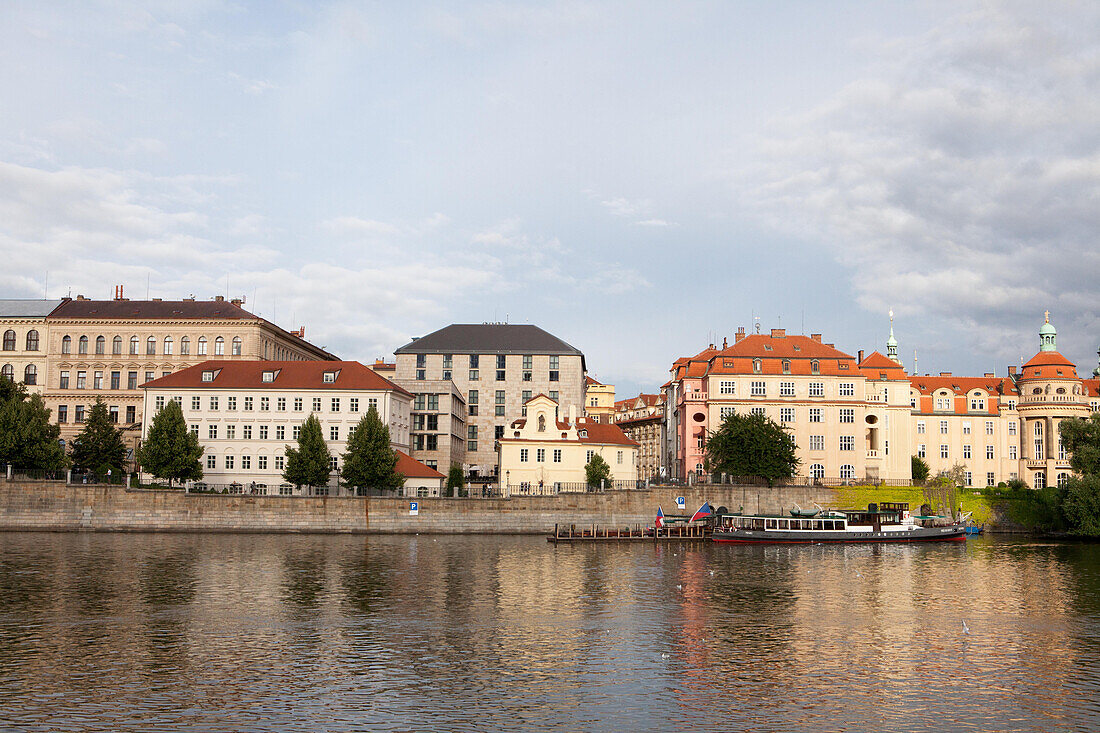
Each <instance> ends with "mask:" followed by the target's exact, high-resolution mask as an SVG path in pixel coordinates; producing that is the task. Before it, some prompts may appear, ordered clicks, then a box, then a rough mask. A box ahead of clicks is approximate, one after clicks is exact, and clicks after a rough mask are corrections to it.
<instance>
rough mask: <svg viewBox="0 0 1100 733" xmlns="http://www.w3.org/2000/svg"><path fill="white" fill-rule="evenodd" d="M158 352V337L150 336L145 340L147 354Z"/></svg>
mask: <svg viewBox="0 0 1100 733" xmlns="http://www.w3.org/2000/svg"><path fill="white" fill-rule="evenodd" d="M156 353H157V339H156V337H155V336H150V337H149V338H147V339H146V340H145V354H146V355H147V356H148V355H152V354H156Z"/></svg>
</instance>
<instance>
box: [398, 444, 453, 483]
mask: <svg viewBox="0 0 1100 733" xmlns="http://www.w3.org/2000/svg"><path fill="white" fill-rule="evenodd" d="M396 453H397V466H395V470H396V471H397V472H398V473H399V474H401V475H402V476H404V477H405V478H444V476H443V474H441V473H440V472H439V471H436V470H435V469H434V468H431V467H430V466H425V465H424V464H423V463H421V462H420V461H418V460H416V459H415V458H413V457H412V456H410V455H409V454H408V453H402V452H401V451H396Z"/></svg>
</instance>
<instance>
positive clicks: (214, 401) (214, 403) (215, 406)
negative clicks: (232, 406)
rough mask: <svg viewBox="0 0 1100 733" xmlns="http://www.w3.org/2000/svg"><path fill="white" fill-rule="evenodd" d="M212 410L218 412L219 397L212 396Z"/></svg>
mask: <svg viewBox="0 0 1100 733" xmlns="http://www.w3.org/2000/svg"><path fill="white" fill-rule="evenodd" d="M230 399H232V398H230ZM210 409H211V410H214V411H217V409H218V396H217V395H211V396H210Z"/></svg>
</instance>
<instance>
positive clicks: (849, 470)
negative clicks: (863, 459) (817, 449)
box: [840, 463, 856, 479]
mask: <svg viewBox="0 0 1100 733" xmlns="http://www.w3.org/2000/svg"><path fill="white" fill-rule="evenodd" d="M840 477H841V478H846V479H852V478H855V477H856V467H855V466H853V465H852V464H851V463H845V464H844V465H843V466H841V467H840Z"/></svg>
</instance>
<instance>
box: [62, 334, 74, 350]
mask: <svg viewBox="0 0 1100 733" xmlns="http://www.w3.org/2000/svg"><path fill="white" fill-rule="evenodd" d="M61 353H62V354H71V353H73V337H72V336H66V337H65V338H63V339H61Z"/></svg>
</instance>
